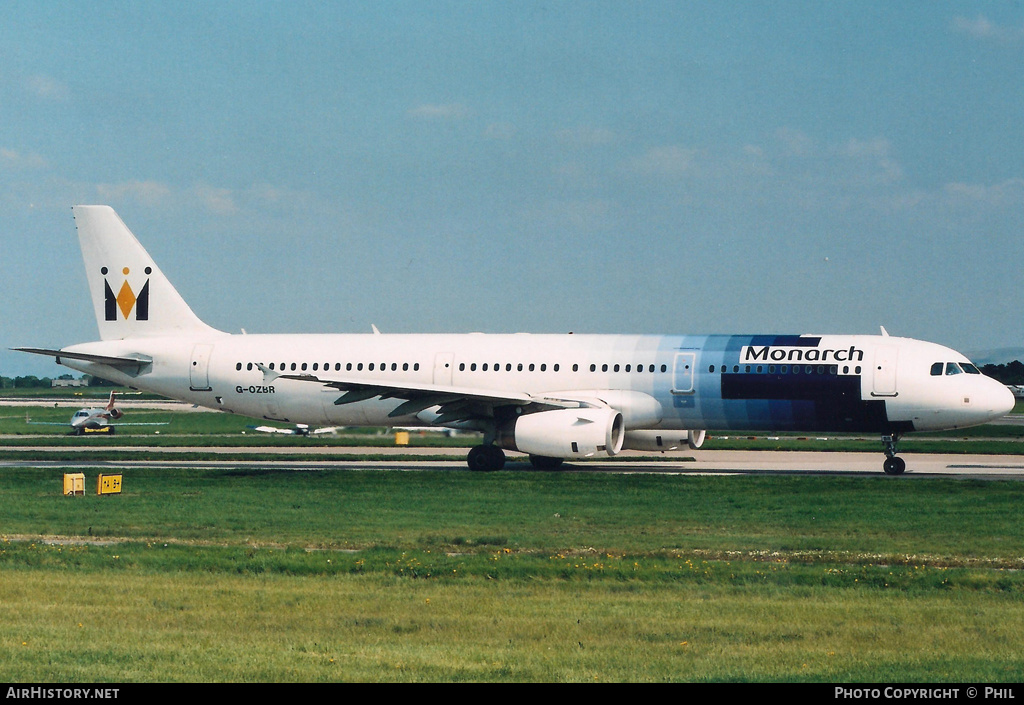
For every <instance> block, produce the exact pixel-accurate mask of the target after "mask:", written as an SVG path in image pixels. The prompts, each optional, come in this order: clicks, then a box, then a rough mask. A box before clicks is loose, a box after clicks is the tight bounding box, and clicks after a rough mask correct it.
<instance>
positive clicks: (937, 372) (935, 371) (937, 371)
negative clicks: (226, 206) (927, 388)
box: [932, 362, 942, 377]
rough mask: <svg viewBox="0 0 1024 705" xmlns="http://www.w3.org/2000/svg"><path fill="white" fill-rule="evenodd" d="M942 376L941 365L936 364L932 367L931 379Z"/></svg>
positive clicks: (939, 363)
mask: <svg viewBox="0 0 1024 705" xmlns="http://www.w3.org/2000/svg"><path fill="white" fill-rule="evenodd" d="M941 374H942V363H941V362H936V363H935V364H933V365H932V377H938V376H939V375H941Z"/></svg>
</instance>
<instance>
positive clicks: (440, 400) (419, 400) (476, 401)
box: [264, 370, 585, 426]
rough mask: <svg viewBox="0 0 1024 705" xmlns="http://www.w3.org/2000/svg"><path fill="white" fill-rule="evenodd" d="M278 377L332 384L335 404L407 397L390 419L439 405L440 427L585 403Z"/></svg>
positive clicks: (437, 421)
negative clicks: (508, 411) (503, 411)
mask: <svg viewBox="0 0 1024 705" xmlns="http://www.w3.org/2000/svg"><path fill="white" fill-rule="evenodd" d="M264 372H265V373H267V372H269V373H270V374H273V372H272V371H271V370H264ZM276 377H277V378H278V379H294V380H298V381H300V382H313V383H318V384H322V385H324V386H325V387H333V388H334V389H337V390H338V391H339V392H344V394H342V395H341V396H340V397H338V398H337V399H335V400H334V403H335V404H336V405H341V404H352V403H354V402H358V401H365V400H367V399H373V398H374V397H380V398H381V399H404V400H405V401H404V402H403V403H402V404H399V405H398V406H397V407H395V409H394V410H393V411H392V412H391V413H390V414H388V416H390V417H391V418H397V417H399V416H407V415H415V414H418V413H420V412H421V411H424V410H426V409H429V408H431V407H433V406H438V407H440V411H439V415H438V418H437V419H435V420H434V422H433V423H435V424H436V425H438V426H444V425H447V424H452V423H457V422H460V421H468V420H471V419H478V418H490V417H493V416H494V409H496V408H499V407H503V406H527V405H529V406H531V410H536V411H541V410H548V409H567V408H579V407H581V406H585V404H584V403H582V402H580V401H577V400H572V399H558V398H550V397H545V396H543V395H532V394H526V393H525V392H513V391H508V390H486V389H479V388H477V387H456V386H445V385H439V384H405V385H401V386H399V385H396V384H395V383H394V381H393V380H387V381H385V380H380V381H377V380H373V379H351V378H344V377H342V378H336V377H329V376H318V375H310V374H305V375H276Z"/></svg>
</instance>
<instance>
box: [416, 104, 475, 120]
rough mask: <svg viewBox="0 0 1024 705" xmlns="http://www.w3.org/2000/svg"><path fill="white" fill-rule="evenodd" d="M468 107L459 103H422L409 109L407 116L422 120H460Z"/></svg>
mask: <svg viewBox="0 0 1024 705" xmlns="http://www.w3.org/2000/svg"><path fill="white" fill-rule="evenodd" d="M468 114H469V108H467V107H466V106H465V105H463V104H461V103H446V104H424V105H417V106H416V107H415V108H412V109H410V110H409V116H410V117H414V118H421V119H424V120H461V119H462V118H464V117H466V116H467V115H468Z"/></svg>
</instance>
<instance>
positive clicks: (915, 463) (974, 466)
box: [0, 446, 1024, 479]
mask: <svg viewBox="0 0 1024 705" xmlns="http://www.w3.org/2000/svg"><path fill="white" fill-rule="evenodd" d="M5 450H17V451H21V452H24V456H25V457H24V458H18V459H14V460H6V461H0V468H18V467H53V468H101V469H104V470H111V469H118V468H120V469H129V468H211V469H217V468H222V469H228V468H239V467H247V468H267V469H290V470H296V471H301V470H311V469H325V468H334V469H360V470H365V469H379V470H403V471H417V470H419V471H453V472H469V470H468V468H467V467H466V463H465V456H466V453H467V449H465V448H408V447H401V446H398V447H395V446H388V447H383V448H376V447H374V448H368V447H363V448H356V447H349V448H346V447H330V448H301V447H299V448H297V447H288V448H270V447H261V448H246V449H240V448H194V447H192V448H189V447H178V448H147V447H138V446H124V447H122V448H120V450H123V451H126V452H135V453H138V452H150V453H154V454H159V455H160V456H163V457H160V458H158V459H153V460H110V461H108V460H97V459H90V458H89V455H90V452H89V450H86V449H84V448H83V449H81V450H82V451H83V452H82V453H81V457H80V458H78V459H76V460H73V461H69V460H60V461H39V460H35V459H33V457H32V456H33V452H40V451H55V452H60V451H66V450H67V448H66V447H59V446H50V447H39V446H37V447H32V448H15V447H7V448H5ZM100 450H102V452H104V453H105V454H109V453H110V452H111V451H112V450H115V449H113V448H103V449H97V451H100ZM196 452H202V453H204V454H206V455H208V456H210V458H209V459H205V460H193V459H188V460H184V459H176V457H175V456H180V455H181V454H182V453H196ZM300 453H301V454H303V455H314V456H319V457H322V459H311V460H306V459H304V460H292V459H286V458H282V459H280V460H276V459H274V458H273V456H275V455H295V454H300ZM224 454H232V455H239V454H253V455H254V458H253V459H252V460H238V459H234V458H233V459H230V460H227V459H226V460H217V459H216V456H217V455H224ZM371 454H372V455H373V456H375V458H372V459H371V458H369V457H368V458H367V459H360V458H359V457H358V456H360V455H366V456H369V455H371ZM256 455H260V456H263V457H260V458H257V457H255V456H256ZM267 456H269V457H267ZM380 456H385V458H384V459H381V457H380ZM386 456H395V460H389V459H387V458H386ZM410 456H425V457H429V458H430V459H424V460H415V459H413V458H410ZM438 456H446V459H443V460H438V459H437V457H438ZM448 456H450V458H451V459H450V460H449V459H447V457H448ZM902 457H903V458H904V459H905V460H906V461H907V472H906V474H905V475H903V477H907V478H910V477H936V476H957V477H963V478H978V479H994V478H1001V479H1024V456H1017V455H966V454H965V455H958V454H918V453H908V454H905V455H903V456H902ZM883 458H884V456H883V455H882V453H846V452H821V451H812V452H805V451H729V450H698V451H688V452H686V453H684V454H682V455H678V456H669V455H655V454H651V453H643V452H640V451H626V452H624V453H621V454H620V455H618V456H616V457H615V458H614V459H608V460H590V461H584V462H576V463H570V462H567V463H566V464H565V465H564V466H563V468H562V470H561V472H581V473H584V472H616V473H630V472H637V473H658V474H736V475H749V474H778V475H806V474H824V475H878V476H882V477H884V475H883V473H882V460H883ZM505 469H506V470H509V471H520V472H536V471H535V470H533V468H532V466H531V465H530V463H529V462H528V461H527V459H526V457H525V456H521V455H516V454H511V453H510V454H509V456H508V462H507V464H506V466H505Z"/></svg>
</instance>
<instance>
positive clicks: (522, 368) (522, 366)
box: [459, 362, 668, 372]
mask: <svg viewBox="0 0 1024 705" xmlns="http://www.w3.org/2000/svg"><path fill="white" fill-rule="evenodd" d="M560 369H561V365H559V364H558V363H557V362H556V363H554V364H553V365H551V371H552V372H558V371H559V370H560ZM598 369H600V370H601V372H644V371H645V370H646V371H647V372H655V371H656V369H657V368H656V367H655V366H654V365H647V366H645V365H633V364H627V365H622V364H608V363H606V364H603V365H600V366H599V365H597V364H592V365H590V371H591V372H597V371H598ZM467 370H468V371H469V372H476V371H478V370H479V371H480V372H500V371H501V370H502V365H501V363H500V362H495V363H494V364H490V363H487V362H484V363H479V364H478V363H476V362H470V363H468V364H467V363H465V362H461V363H459V372H466V371H467ZM504 370H505V371H506V372H512V371H513V370H515V371H516V372H538V371H539V372H547V371H548V365H547V363H540V364H536V363H533V362H531V363H522V362H519V363H516V364H515V365H513V364H512V363H511V362H506V363H505V366H504ZM572 371H573V372H579V371H580V366H579V364H573V366H572ZM661 371H662V372H667V371H668V366H667V365H662V366H661Z"/></svg>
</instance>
